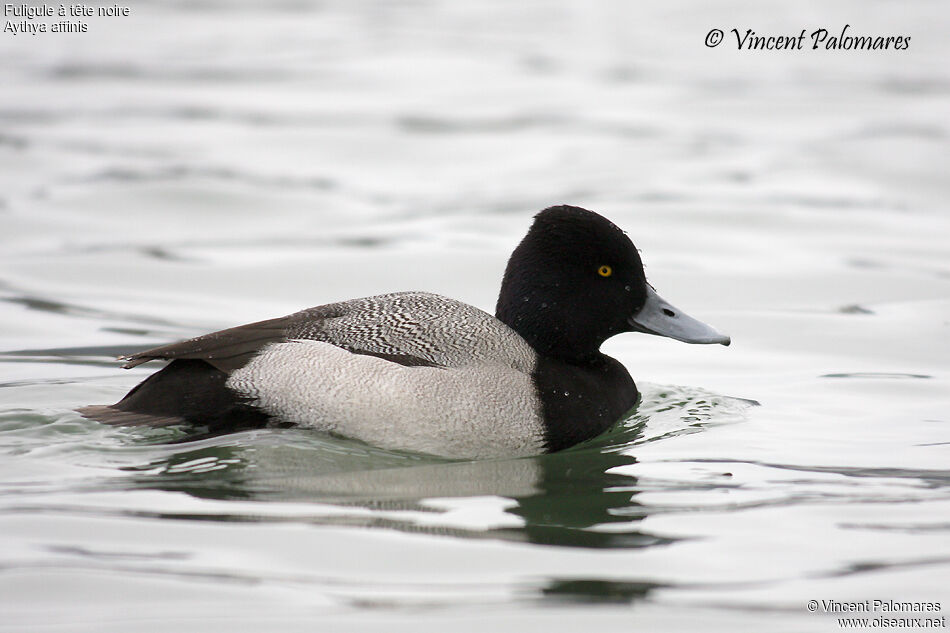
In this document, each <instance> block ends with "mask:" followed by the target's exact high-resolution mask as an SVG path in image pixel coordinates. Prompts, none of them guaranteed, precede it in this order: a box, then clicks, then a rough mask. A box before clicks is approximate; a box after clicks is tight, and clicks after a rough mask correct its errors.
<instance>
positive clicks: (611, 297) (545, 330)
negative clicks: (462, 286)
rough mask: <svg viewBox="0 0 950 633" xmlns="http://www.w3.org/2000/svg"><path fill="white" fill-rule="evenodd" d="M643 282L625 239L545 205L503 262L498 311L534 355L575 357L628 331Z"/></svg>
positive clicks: (582, 214) (604, 223) (583, 216)
mask: <svg viewBox="0 0 950 633" xmlns="http://www.w3.org/2000/svg"><path fill="white" fill-rule="evenodd" d="M646 289H647V284H646V277H645V276H644V274H643V264H642V263H641V261H640V255H639V253H638V252H637V249H636V247H635V246H634V245H633V242H631V241H630V238H628V237H627V236H626V234H625V233H624V232H623V231H621V230H620V229H619V228H617V227H616V226H615V225H614V224H613V223H612V222H610V221H609V220H607V219H606V218H604V217H602V216H600V215H598V214H596V213H594V212H593V211H588V210H586V209H581V208H580V207H572V206H567V205H561V206H557V207H550V208H548V209H545V210H544V211H542V212H541V213H539V214H537V215H536V216H535V218H534V224H532V225H531V228H530V229H529V230H528V234H527V235H526V236H525V238H524V239H523V240H522V241H521V244H519V245H518V247H517V248H516V249H515V251H514V252H513V253H512V255H511V259H509V260H508V267H507V269H506V270H505V276H504V279H503V280H502V284H501V294H500V295H499V297H498V305H497V307H496V309H495V312H496V315H497V317H498V319H499V320H501V321H502V322H504V323H506V324H507V325H508V326H510V327H511V328H513V329H514V330H515V331H516V332H518V333H519V334H521V336H523V337H524V338H525V339H526V340H527V341H528V342H529V343H530V344H531V345H532V346H533V347H534V348H535V349H536V350H537V351H538V352H539V353H542V354H545V355H548V356H554V357H559V358H564V359H567V360H580V359H584V358H587V357H590V356H592V355H594V354H596V353H597V351H598V349H599V348H600V346H601V344H602V343H603V342H604V341H605V340H606V339H608V338H610V337H611V336H614V335H615V334H620V333H621V332H628V331H631V329H632V328H631V325H630V323H629V319H630V317H631V316H632V315H633V314H635V313H637V312H638V311H639V310H640V308H642V307H643V304H644V302H645V301H646V296H647V295H646Z"/></svg>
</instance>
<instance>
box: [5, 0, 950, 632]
mask: <svg viewBox="0 0 950 633" xmlns="http://www.w3.org/2000/svg"><path fill="white" fill-rule="evenodd" d="M822 11H823V13H821V14H818V13H810V12H806V11H805V10H804V8H795V7H792V6H788V7H783V8H782V9H781V10H776V7H769V8H767V7H765V6H760V5H758V4H745V3H740V2H729V3H725V4H717V5H716V8H715V9H713V8H711V7H708V6H707V5H705V4H701V3H698V2H692V1H689V2H687V1H677V2H674V3H672V4H669V3H667V4H664V5H663V6H662V7H661V6H655V7H646V6H642V5H639V4H638V5H636V8H634V5H633V4H630V3H623V2H609V1H605V2H598V3H593V4H590V3H586V4H584V6H583V7H581V6H580V5H576V6H575V4H574V3H566V2H565V3H557V2H556V3H550V2H527V3H525V2H522V3H518V4H517V5H514V4H511V3H502V2H481V3H470V2H440V1H431V2H411V3H389V2H346V3H344V2H312V3H311V2H306V1H303V2H294V3H279V4H277V5H273V6H270V7H269V8H267V9H263V8H261V7H260V6H257V5H251V4H244V3H233V2H227V3H223V2H222V3H217V2H204V3H199V4H191V3H168V2H162V3H160V2H143V3H139V5H138V6H136V7H134V8H133V15H131V16H130V17H128V18H124V19H123V20H121V21H119V20H116V21H90V29H93V30H92V31H90V32H89V33H86V34H73V35H71V36H70V37H66V36H65V34H64V35H63V36H52V35H49V34H48V35H47V36H45V38H41V36H36V37H33V38H29V37H26V36H16V37H14V36H12V35H9V34H0V35H2V36H0V55H2V56H3V59H4V61H5V63H4V64H3V65H2V67H0V75H2V78H3V88H2V89H0V90H2V92H0V184H2V187H0V227H2V229H0V242H2V248H0V454H2V458H0V534H2V535H3V536H2V538H0V629H3V630H11V631H12V630H25V629H27V628H35V629H37V630H39V629H41V628H42V630H46V631H122V632H123V633H128V632H131V631H167V630H171V629H174V630H194V631H211V630H224V629H227V630H229V631H245V630H246V631H260V630H286V631H296V630H301V631H302V630H313V629H314V627H321V628H326V629H332V630H359V629H365V628H370V627H375V626H379V627H380V628H383V627H385V628H386V629H388V630H397V631H401V630H430V629H431V630H444V629H445V628H446V627H452V628H454V629H460V630H485V629H487V628H489V627H491V628H496V629H516V630H518V631H530V630H542V629H543V630H553V631H562V630H563V631H575V630H580V629H581V628H582V627H583V629H584V630H596V628H597V627H600V628H602V629H604V630H633V629H634V628H637V627H639V628H642V629H644V630H683V631H692V630H696V629H697V627H700V626H702V627H703V629H704V630H708V631H720V630H721V631H736V630H788V631H804V630H815V631H829V630H835V629H836V628H837V624H836V623H835V622H834V617H833V616H831V615H828V614H824V613H820V612H819V613H810V612H808V610H807V608H806V605H807V602H808V601H809V600H812V599H815V600H823V599H825V600H829V599H833V600H839V601H848V600H852V601H857V600H866V599H877V598H880V599H891V600H907V601H942V602H943V604H944V606H943V613H941V615H945V614H946V610H947V608H948V606H947V605H950V595H948V593H947V590H946V587H947V586H948V581H950V539H948V535H950V487H948V484H950V470H948V467H947V464H948V458H950V433H948V428H950V426H948V425H950V419H948V414H947V411H948V410H950V373H948V359H950V329H948V328H950V241H948V237H947V236H950V216H948V213H947V206H946V201H947V199H948V193H950V182H948V181H947V178H946V165H947V164H948V159H950V151H948V148H950V120H948V118H947V112H950V72H948V71H947V69H946V64H945V61H946V59H947V55H948V53H950V49H948V47H950V44H948V43H947V38H946V36H945V32H946V28H945V27H946V23H947V22H946V19H947V15H946V9H945V8H944V6H943V4H942V3H938V2H929V1H915V2H910V3H902V4H900V5H897V4H893V3H884V2H843V3H836V4H835V5H834V6H833V7H830V6H829V7H825V8H823V9H822ZM845 23H851V24H852V28H853V29H856V30H858V31H861V32H866V33H875V34H877V33H880V34H892V33H893V34H897V33H906V34H909V35H911V36H912V38H913V39H912V46H911V48H910V49H909V50H908V51H904V52H902V53H901V54H895V53H887V52H875V53H870V52H861V53H856V52H850V53H845V52H838V53H834V52H822V51H818V52H815V53H808V52H806V51H801V52H795V53H792V54H780V53H777V52H772V53H767V54H766V53H750V52H739V51H736V50H734V48H733V49H729V48H728V47H726V45H725V44H723V46H721V47H719V48H716V49H709V48H707V47H706V46H704V45H703V38H704V36H705V33H706V32H707V31H708V30H709V29H711V28H713V27H718V28H723V29H725V30H728V29H730V28H732V27H738V28H754V29H755V30H757V31H758V32H760V33H765V32H768V31H770V30H771V31H773V32H786V31H791V32H797V31H798V30H800V29H801V28H817V27H819V26H824V27H829V28H830V27H835V26H837V27H839V28H840V26H842V25H843V24H845ZM558 203H572V204H577V205H581V206H585V207H588V208H592V209H594V210H597V211H599V212H601V213H603V214H605V215H607V216H608V217H610V218H611V219H612V220H614V221H615V222H616V223H617V224H619V225H620V226H622V227H624V228H625V229H627V230H628V231H629V233H630V235H631V237H632V239H633V240H634V241H635V242H636V244H637V245H638V246H639V247H640V248H641V250H642V255H643V259H644V261H645V263H646V266H647V268H646V270H647V274H648V276H649V279H650V281H651V282H652V283H653V284H654V285H655V286H656V287H657V289H658V291H659V292H660V293H661V294H662V295H663V296H664V297H666V298H668V299H669V300H670V301H672V302H673V303H674V304H675V305H677V306H679V307H681V308H683V309H685V310H687V311H688V312H690V313H691V314H693V315H695V316H697V317H698V318H701V319H703V320H706V321H708V322H710V323H713V324H714V325H716V326H717V327H719V328H720V329H722V330H723V331H726V332H728V333H729V334H731V335H732V338H733V341H734V342H733V345H732V346H731V347H729V348H723V347H719V346H714V347H701V346H687V345H682V344H680V343H677V342H675V341H670V340H663V339H657V338H652V337H648V336H644V335H636V334H631V335H627V336H623V337H619V338H617V339H615V340H611V341H609V342H608V343H607V345H606V346H605V351H607V352H608V353H610V354H612V355H614V356H615V357H617V358H618V359H620V360H621V361H622V362H624V364H625V365H626V366H627V367H628V368H629V369H630V371H631V374H632V375H633V376H634V377H635V379H636V380H637V382H638V384H639V385H640V387H641V389H642V391H643V403H642V405H641V406H640V407H639V409H638V410H637V411H636V412H634V413H633V414H632V415H631V416H630V417H629V418H628V419H626V420H624V421H622V422H621V423H619V424H618V425H617V427H616V428H615V429H613V430H612V431H611V432H610V433H608V434H606V435H605V436H603V437H601V438H597V439H596V440H593V441H591V442H589V443H587V444H585V445H583V446H579V447H576V448H574V449H571V450H569V451H566V452H564V453H561V454H556V455H550V456H542V457H537V458H528V459H516V460H490V461H483V462H452V461H445V460H439V459H435V458H431V457H426V456H420V455H409V454H398V453H391V452H386V451H381V450H378V449H375V448H373V447H370V446H367V445H363V444H359V443H356V442H347V441H343V440H339V439H332V438H328V437H324V436H321V435H318V434H314V433H310V432H306V431H302V430H295V429H284V430H261V431H253V432H246V433H240V434H235V435H232V436H227V437H221V438H215V439H207V440H202V441H197V442H185V443H171V441H172V440H178V439H181V438H180V437H178V436H176V435H175V434H174V433H172V432H169V431H143V430H130V429H114V428H106V427H103V426H101V425H99V424H97V423H95V422H92V421H88V420H84V419H83V418H81V417H80V416H78V415H77V414H76V413H74V412H73V409H74V408H75V407H77V406H82V405H85V404H90V403H106V402H112V401H115V400H116V399H118V398H119V397H121V396H122V395H123V394H124V393H125V392H126V391H127V390H128V389H129V388H130V387H132V386H133V385H134V384H136V383H137V382H138V381H139V380H141V379H143V378H144V377H145V376H147V375H148V374H149V373H150V372H151V371H153V368H152V367H151V366H149V365H146V366H142V367H138V368H136V369H133V370H130V371H122V370H119V369H118V368H117V363H115V362H114V361H113V360H112V358H113V357H114V356H115V355H117V354H120V353H125V352H130V351H135V350H138V349H143V348H147V347H149V346H152V345H154V344H158V343H162V342H167V341H170V340H175V339H178V338H183V337H188V336H193V335H197V334H201V333H204V332H208V331H211V330H213V329H218V328H223V327H228V326H232V325H235V324H239V323H244V322H248V321H251V320H256V319H263V318H268V317H272V316H277V315H281V314H286V313H289V312H292V311H295V310H297V309H300V308H303V307H308V306H312V305H318V304H321V303H327V302H331V301H337V300H341V299H346V298H350V297H356V296H362V295H368V294H374V293H381V292H390V291H395V290H412V289H422V290H430V291H434V292H440V293H443V294H447V295H450V296H453V297H456V298H458V299H461V300H463V301H467V302H469V303H472V304H474V305H477V306H479V307H481V308H484V309H487V310H491V309H492V307H493V305H494V299H495V294H496V292H497V288H498V284H499V282H500V279H501V273H502V271H503V269H504V265H505V262H506V258H507V255H508V253H510V251H511V249H512V248H513V246H514V245H515V244H516V243H517V241H518V240H519V239H520V238H521V236H522V235H523V233H524V231H525V230H526V228H527V226H528V224H529V223H530V216H531V214H532V213H534V212H536V211H537V210H540V209H541V208H543V207H545V206H549V205H551V204H558ZM753 401H755V402H758V403H759V404H758V405H755V404H753V403H752V402H753Z"/></svg>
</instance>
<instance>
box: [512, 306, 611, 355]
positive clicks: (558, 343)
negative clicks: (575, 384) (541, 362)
mask: <svg viewBox="0 0 950 633" xmlns="http://www.w3.org/2000/svg"><path fill="white" fill-rule="evenodd" d="M518 296H519V297H520V299H521V300H520V301H516V302H511V301H508V302H502V301H501V300H499V302H498V306H497V308H496V311H495V316H496V317H497V318H498V320H499V321H501V322H502V323H504V324H505V325H507V326H508V327H510V328H511V329H513V330H514V331H515V332H517V333H518V334H520V335H521V337H522V338H523V339H524V340H525V341H527V342H528V344H529V345H531V347H532V348H534V350H535V351H536V352H537V353H538V354H540V355H541V356H545V357H548V358H553V359H558V360H562V361H565V362H568V363H573V364H588V363H591V362H596V360H597V359H599V358H601V356H602V355H601V354H600V351H599V350H600V345H601V343H603V339H600V338H598V336H597V334H596V332H595V329H594V328H593V327H583V326H574V327H568V326H566V325H564V324H565V323H567V320H566V318H565V315H563V314H562V312H563V308H562V307H561V306H560V305H559V304H558V302H556V301H552V300H550V299H548V300H547V301H541V300H536V299H535V298H534V297H532V294H531V293H524V294H520V295H518Z"/></svg>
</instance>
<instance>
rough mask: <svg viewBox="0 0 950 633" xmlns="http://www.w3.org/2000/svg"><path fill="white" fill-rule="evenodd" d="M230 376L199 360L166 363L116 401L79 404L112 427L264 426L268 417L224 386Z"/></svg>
mask: <svg viewBox="0 0 950 633" xmlns="http://www.w3.org/2000/svg"><path fill="white" fill-rule="evenodd" d="M227 379H228V375H227V374H226V373H225V372H223V371H221V370H219V369H216V368H214V367H212V366H211V365H209V364H208V363H206V362H205V361H202V360H192V359H182V360H175V361H172V362H171V363H169V364H168V365H167V366H166V367H165V368H163V369H162V370H161V371H158V372H156V373H154V374H152V375H151V376H149V377H148V378H146V379H145V380H143V381H142V382H141V383H139V384H138V385H137V386H136V387H135V388H133V389H132V391H130V392H129V393H128V394H127V395H126V396H125V397H124V398H122V400H120V401H119V402H117V403H115V404H113V405H108V406H101V405H92V406H88V407H83V408H81V409H77V411H78V412H79V413H80V414H81V415H83V416H84V417H86V418H89V419H92V420H97V421H99V422H103V423H105V424H112V425H116V426H171V425H176V424H192V425H198V426H202V427H205V428H206V429H207V431H208V432H209V433H214V434H217V433H229V432H231V431H235V430H239V429H244V428H256V427H262V426H267V423H268V416H267V414H265V413H263V412H262V411H260V410H259V409H257V408H255V407H254V406H252V404H251V402H250V401H249V399H247V398H245V397H242V396H240V395H239V394H237V393H235V392H234V391H232V390H231V389H228V387H227V386H226V385H225V383H226V382H227Z"/></svg>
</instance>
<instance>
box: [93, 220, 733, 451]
mask: <svg viewBox="0 0 950 633" xmlns="http://www.w3.org/2000/svg"><path fill="white" fill-rule="evenodd" d="M627 332H641V333H647V334H653V335H658V336H665V337H670V338H673V339H675V340H678V341H683V342H685V343H696V344H721V345H729V344H730V342H731V340H730V338H729V337H728V336H727V335H725V334H722V333H720V332H719V331H718V330H716V329H715V328H713V327H712V326H710V325H707V324H706V323H703V322H702V321H699V320H697V319H694V318H693V317H690V316H689V315H687V314H686V313H684V312H683V311H681V310H679V309H678V308H675V307H674V306H672V305H671V304H670V303H668V302H667V301H665V300H664V299H662V298H661V297H660V296H659V295H658V294H657V292H656V290H655V289H654V288H653V286H652V285H651V284H650V283H648V282H647V279H646V275H645V273H644V269H643V263H642V261H641V259H640V253H639V251H638V249H637V248H636V247H635V246H634V244H633V242H632V241H631V240H630V238H629V237H628V236H627V234H626V233H625V232H624V231H623V230H621V229H620V228H618V227H617V226H616V225H615V224H613V223H612V222H611V221H610V220H608V219H607V218H605V217H603V216H601V215H599V214H597V213H595V212H593V211H589V210H587V209H583V208H581V207H576V206H571V205H558V206H552V207H549V208H547V209H544V210H543V211H541V212H540V213H537V214H536V215H535V216H534V219H533V222H532V223H531V226H530V228H529V229H528V232H527V234H526V235H525V237H524V239H522V241H521V242H520V243H519V244H518V246H517V247H516V248H515V250H514V251H513V252H512V254H511V257H510V258H509V260H508V265H507V267H506V269H505V272H504V275H503V278H502V281H501V290H500V292H499V296H498V301H497V304H496V306H495V315H494V316H492V315H491V314H489V313H487V312H485V311H483V310H480V309H479V308H476V307H474V306H471V305H468V304H466V303H463V302H461V301H457V300H455V299H451V298H448V297H444V296H440V295H437V294H433V293H429V292H421V291H408V292H393V293H389V294H382V295H376V296H371V297H363V298H359V299H351V300H347V301H341V302H338V303H330V304H327V305H321V306H317V307H313V308H308V309H305V310H301V311H299V312H295V313H294V314H290V315H288V316H283V317H278V318H275V319H268V320H265V321H259V322H256V323H250V324H247V325H240V326H237V327H232V328H229V329H225V330H220V331H217V332H212V333H210V334H205V335H203V336H198V337H196V338H191V339H188V340H185V341H180V342H176V343H171V344H169V345H163V346H161V347H155V348H152V349H148V350H145V351H141V352H137V353H134V354H131V355H128V356H122V357H119V360H123V361H125V364H124V365H123V367H124V368H131V367H136V366H138V365H141V364H143V363H147V362H150V361H167V364H166V365H165V366H164V367H163V368H162V369H161V370H159V371H157V372H156V373H154V374H152V375H150V376H149V377H148V378H146V379H145V380H144V381H142V382H141V383H139V384H138V385H137V386H135V387H134V388H133V389H132V390H131V391H129V393H128V394H127V395H126V396H125V397H124V398H122V399H121V400H120V401H118V402H116V403H115V404H112V405H90V406H86V407H83V408H80V409H78V412H79V413H80V414H81V415H83V416H85V417H87V418H90V419H93V420H97V421H99V422H102V423H105V424H108V425H118V426H147V427H161V426H173V425H185V426H190V427H192V428H194V429H202V430H203V432H205V433H210V434H212V435H220V434H225V433H231V432H234V431H238V430H246V429H251V428H262V427H289V426H296V427H304V428H310V429H315V430H317V431H321V432H324V433H329V434H332V435H336V436H342V437H346V438H350V439H355V440H359V441H362V442H365V443H368V444H371V445H374V446H377V447H380V448H383V449H389V450H394V451H406V452H411V453H425V454H429V455H435V456H440V457H445V458H450V459H491V458H502V457H521V456H531V455H538V454H542V453H549V452H555V451H560V450H563V449H566V448H569V447H571V446H574V445H576V444H579V443H581V442H584V441H585V440H589V439H591V438H594V437H596V436H598V435H600V434H601V433H603V432H604V431H606V430H607V429H609V428H610V427H611V426H613V425H614V424H616V423H617V422H618V421H620V420H622V419H624V418H625V416H626V415H627V414H628V413H629V412H631V410H632V409H634V408H635V407H636V405H637V403H638V401H639V397H640V395H639V392H638V390H637V386H636V384H635V383H634V380H633V379H632V378H631V376H630V373H629V372H628V371H627V369H626V367H624V365H623V364H621V363H620V362H619V361H617V360H616V359H614V358H611V357H610V356H607V355H606V354H604V353H602V352H601V351H600V347H601V345H602V344H603V343H604V341H606V340H607V339H609V338H611V337H613V336H616V335H618V334H623V333H627Z"/></svg>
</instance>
